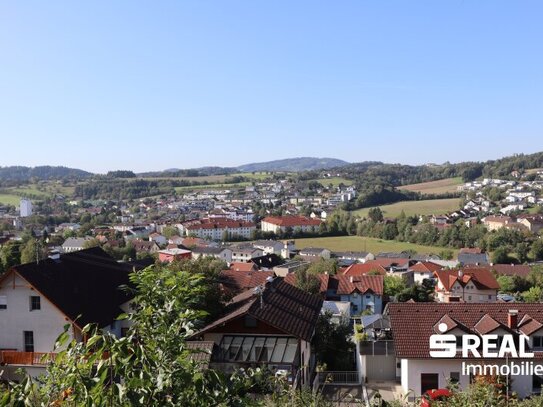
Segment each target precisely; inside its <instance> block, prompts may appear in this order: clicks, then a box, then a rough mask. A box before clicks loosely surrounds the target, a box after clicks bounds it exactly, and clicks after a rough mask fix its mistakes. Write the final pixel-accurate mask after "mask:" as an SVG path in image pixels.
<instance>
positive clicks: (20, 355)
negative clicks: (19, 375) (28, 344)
mask: <svg viewBox="0 0 543 407" xmlns="http://www.w3.org/2000/svg"><path fill="white" fill-rule="evenodd" d="M54 357H55V353H44V352H17V351H11V350H9V351H8V350H3V351H0V366H2V365H23V366H45V365H47V364H48V363H49V362H50V361H51V360H52V359H53V358H54Z"/></svg>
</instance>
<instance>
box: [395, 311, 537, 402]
mask: <svg viewBox="0 0 543 407" xmlns="http://www.w3.org/2000/svg"><path fill="white" fill-rule="evenodd" d="M387 315H388V317H389V319H390V326H391V331H392V336H393V340H394V355H392V356H391V357H389V359H390V360H394V362H395V364H397V365H398V366H399V368H398V369H396V377H397V378H399V379H400V381H401V388H402V390H403V392H404V393H405V394H406V395H408V396H409V398H410V399H413V398H414V397H418V396H420V395H422V394H423V393H424V392H426V391H427V390H430V389H438V388H445V387H447V385H448V384H449V382H450V381H453V382H456V383H457V384H458V385H459V386H460V388H461V389H466V387H467V386H468V385H469V383H470V382H471V380H472V377H471V376H469V375H464V374H463V372H462V363H463V362H468V363H470V362H471V363H475V364H477V360H475V359H474V358H473V357H471V356H472V355H471V354H470V355H469V356H470V357H468V358H463V357H462V354H461V353H457V356H456V357H453V358H448V359H442V358H432V357H431V356H430V348H429V346H430V337H431V336H432V335H435V334H448V335H454V336H456V337H457V338H460V337H462V335H464V334H474V335H477V336H481V335H488V334H492V335H497V336H498V337H500V336H503V335H504V334H512V335H513V336H514V337H517V338H518V337H519V335H521V334H522V335H526V336H528V337H529V343H528V346H527V348H528V349H527V350H528V351H529V352H533V353H534V358H529V359H526V358H525V359H521V358H513V357H509V358H508V359H507V358H499V359H494V360H491V361H488V360H487V361H488V362H490V363H492V364H497V365H503V364H507V363H510V362H512V361H514V362H515V363H516V364H519V363H521V362H522V361H525V362H530V363H533V364H534V365H536V366H541V365H543V360H542V359H543V318H542V317H541V304H519V303H515V304H507V303H495V304H489V303H487V304H477V306H476V307H474V306H473V305H472V304H462V303H449V304H443V303H403V304H402V303H395V304H389V306H388V309H387ZM439 328H441V330H440V329H439ZM443 329H444V332H443ZM498 343H501V341H498ZM517 343H518V342H517ZM513 359H514V360H513ZM539 369H541V367H539ZM542 382H543V381H542V380H541V378H540V377H539V376H532V375H531V374H520V375H516V376H514V379H513V380H511V381H509V386H510V391H511V392H515V393H517V394H518V396H519V397H520V398H524V397H528V396H530V395H532V394H539V393H541V385H542Z"/></svg>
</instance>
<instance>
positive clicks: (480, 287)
mask: <svg viewBox="0 0 543 407" xmlns="http://www.w3.org/2000/svg"><path fill="white" fill-rule="evenodd" d="M434 276H435V277H436V279H437V284H436V286H435V296H434V297H435V299H436V301H439V302H471V303H486V302H496V300H497V296H498V290H499V289H500V285H499V284H498V282H497V280H496V278H495V277H494V275H493V274H492V273H491V272H490V270H489V269H487V268H482V267H471V268H464V269H459V270H438V271H435V272H434Z"/></svg>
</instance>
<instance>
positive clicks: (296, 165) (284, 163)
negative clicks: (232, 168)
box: [237, 157, 348, 172]
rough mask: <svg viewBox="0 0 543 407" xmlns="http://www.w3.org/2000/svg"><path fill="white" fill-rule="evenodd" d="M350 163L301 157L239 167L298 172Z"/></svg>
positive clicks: (250, 170) (242, 168)
mask: <svg viewBox="0 0 543 407" xmlns="http://www.w3.org/2000/svg"><path fill="white" fill-rule="evenodd" d="M347 164H348V163H347V162H346V161H343V160H338V159H337V158H315V157H299V158H287V159H284V160H274V161H268V162H262V163H252V164H245V165H240V166H239V167H237V169H238V170H239V171H242V172H252V171H287V172H298V171H308V170H322V169H327V168H333V167H341V166H343V165H347Z"/></svg>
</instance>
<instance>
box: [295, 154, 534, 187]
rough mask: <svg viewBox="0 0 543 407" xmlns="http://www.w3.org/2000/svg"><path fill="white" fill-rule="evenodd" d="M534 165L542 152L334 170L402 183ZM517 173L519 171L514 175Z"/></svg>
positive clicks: (500, 173) (521, 170)
mask: <svg viewBox="0 0 543 407" xmlns="http://www.w3.org/2000/svg"><path fill="white" fill-rule="evenodd" d="M534 168H543V152H539V153H534V154H517V155H513V156H510V157H504V158H500V159H498V160H489V161H485V162H462V163H457V164H451V163H444V164H425V165H403V164H385V163H381V162H374V161H366V162H361V163H354V164H349V165H346V166H341V167H338V168H334V169H332V170H331V171H333V172H334V173H336V172H337V173H338V174H341V176H343V177H345V178H347V179H352V180H356V181H359V182H361V183H364V182H371V183H381V184H384V185H390V186H400V185H407V184H415V183H419V182H427V181H435V180H439V179H445V178H451V177H462V179H463V180H464V181H472V180H474V179H477V178H480V177H484V178H503V179H513V178H515V175H526V171H527V170H529V169H534ZM515 172H517V173H518V174H514V173H515ZM316 174H317V173H316V172H314V171H311V172H308V173H306V174H304V177H307V178H308V179H310V178H312V177H315V176H316ZM533 175H535V174H533Z"/></svg>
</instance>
